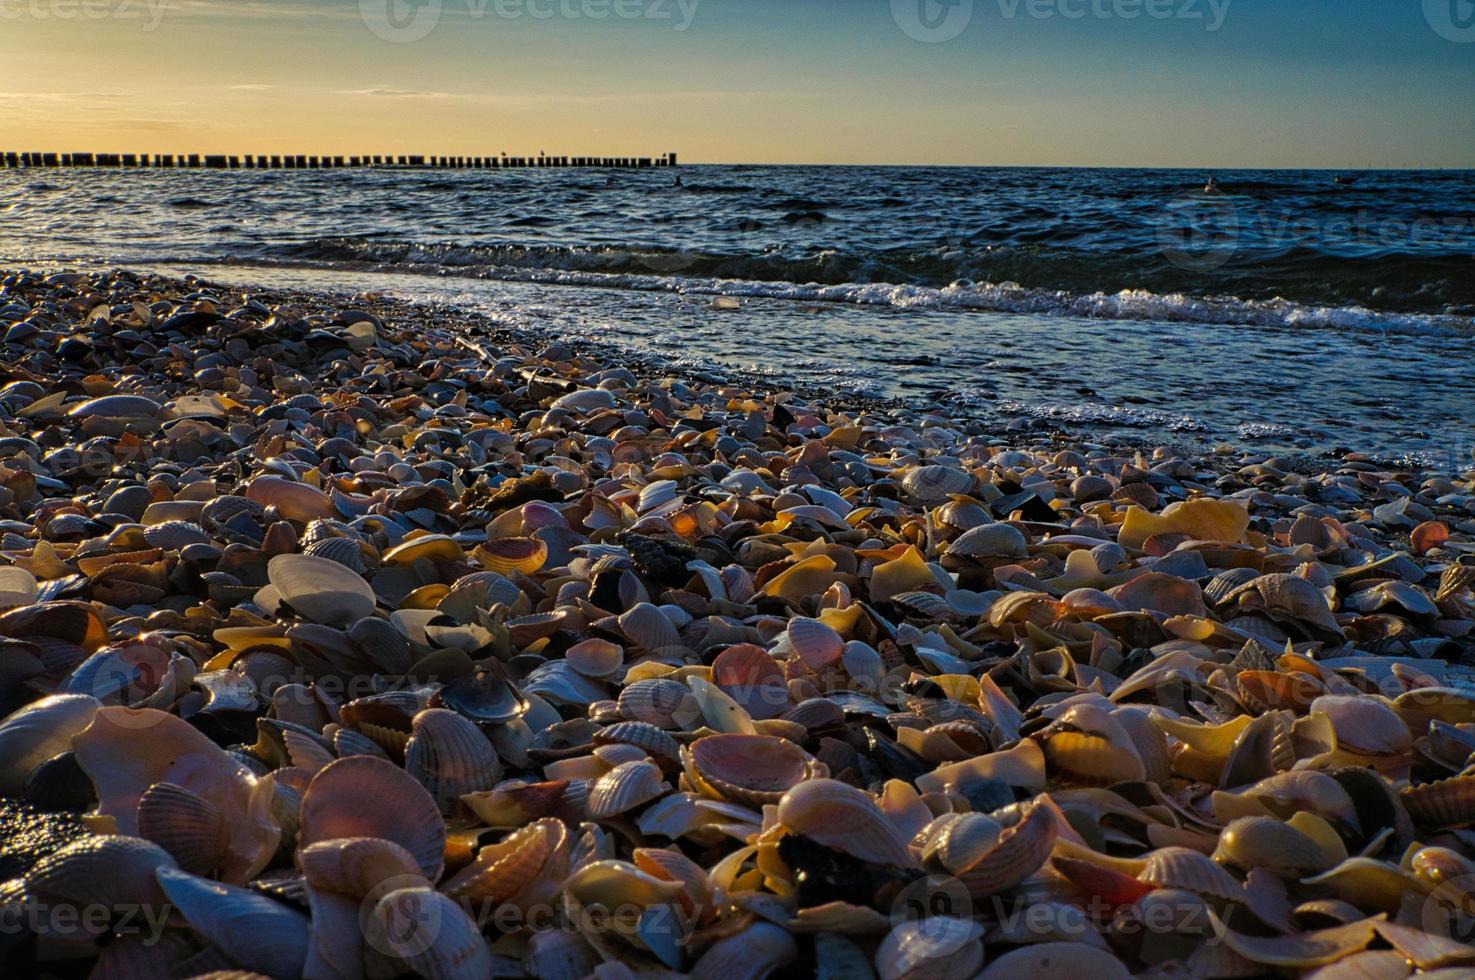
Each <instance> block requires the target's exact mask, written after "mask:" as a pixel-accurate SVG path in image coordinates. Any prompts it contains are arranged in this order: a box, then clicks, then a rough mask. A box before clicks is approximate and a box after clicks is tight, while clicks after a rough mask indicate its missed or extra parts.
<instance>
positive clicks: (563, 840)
mask: <svg viewBox="0 0 1475 980" xmlns="http://www.w3.org/2000/svg"><path fill="white" fill-rule="evenodd" d="M568 859H569V841H568V831H567V830H566V829H565V827H564V825H563V823H562V821H560V820H557V819H554V818H552V817H543V818H540V819H537V820H534V821H533V822H532V823H529V824H527V825H526V826H523V827H521V828H519V829H518V830H516V831H514V832H513V833H511V834H509V835H508V836H507V837H506V838H505V839H504V840H502V841H500V842H499V843H496V844H491V845H488V846H487V847H484V848H482V849H481V850H480V851H478V852H477V853H476V858H475V860H473V861H472V862H471V863H470V864H469V865H467V866H466V867H464V868H462V869H461V870H460V871H458V872H456V873H455V874H454V875H452V876H451V877H450V878H449V879H447V880H446V882H445V884H444V885H443V886H442V890H444V891H445V893H446V894H447V895H450V896H451V897H452V898H455V899H457V900H458V901H474V902H477V903H479V904H481V905H483V906H486V907H495V906H496V905H498V904H500V903H506V902H511V901H514V900H516V901H517V902H518V903H519V904H520V905H522V906H524V907H526V906H528V905H529V904H530V903H536V902H540V901H546V900H549V899H550V898H551V897H552V895H553V894H555V893H556V892H557V890H558V889H559V888H560V887H562V885H563V877H564V875H565V874H566V873H567V871H568Z"/></svg>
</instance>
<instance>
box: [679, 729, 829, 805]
mask: <svg viewBox="0 0 1475 980" xmlns="http://www.w3.org/2000/svg"><path fill="white" fill-rule="evenodd" d="M688 751H689V755H688V756H687V757H686V768H687V773H688V775H689V776H690V778H691V780H692V782H693V783H694V784H696V785H697V786H698V787H700V788H701V789H702V790H703V791H705V792H708V793H709V795H714V796H717V797H720V798H721V799H725V800H729V801H731V802H733V803H737V804H740V805H743V806H751V807H753V808H755V809H757V808H759V807H762V806H764V805H765V804H769V803H778V802H779V801H780V800H781V799H782V798H783V795H784V793H786V792H788V790H789V789H791V788H792V787H794V786H795V785H797V784H799V783H800V782H803V781H804V780H805V779H809V778H813V777H814V776H815V775H817V774H819V773H820V766H819V764H818V763H816V762H815V760H814V759H813V758H811V757H810V756H809V755H808V753H806V752H805V751H804V750H803V749H801V748H799V747H798V746H797V745H795V744H794V743H793V742H789V741H787V740H785V739H781V738H774V737H772V736H769V735H731V734H728V735H709V736H707V737H706V738H700V739H697V740H696V741H695V742H694V743H692V745H691V748H690V749H689V750H688Z"/></svg>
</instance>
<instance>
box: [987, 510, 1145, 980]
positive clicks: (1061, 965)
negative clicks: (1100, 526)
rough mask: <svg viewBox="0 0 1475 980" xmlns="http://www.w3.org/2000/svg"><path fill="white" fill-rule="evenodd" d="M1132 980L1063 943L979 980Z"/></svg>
mask: <svg viewBox="0 0 1475 980" xmlns="http://www.w3.org/2000/svg"><path fill="white" fill-rule="evenodd" d="M1132 485H1133V486H1135V485H1136V484H1132ZM1131 976H1132V974H1131V973H1130V972H1128V970H1127V968H1126V967H1125V966H1123V965H1122V962H1121V960H1119V959H1117V958H1116V957H1115V956H1112V955H1111V954H1110V953H1108V952H1106V951H1105V950H1102V949H1098V948H1097V947H1095V946H1091V945H1088V944H1086V943H1073V942H1063V943H1038V944H1036V945H1032V946H1024V947H1021V948H1019V949H1014V950H1010V951H1009V952H1007V953H1005V954H1004V955H1003V956H1000V957H999V958H998V959H996V960H994V961H993V962H992V963H990V964H989V965H988V966H987V967H985V968H984V970H983V972H982V973H979V974H978V975H977V980H1079V978H1080V977H1090V978H1091V980H1130V978H1131Z"/></svg>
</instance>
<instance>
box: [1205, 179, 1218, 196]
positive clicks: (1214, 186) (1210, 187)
mask: <svg viewBox="0 0 1475 980" xmlns="http://www.w3.org/2000/svg"><path fill="white" fill-rule="evenodd" d="M1204 193H1205V194H1217V193H1219V184H1218V182H1217V181H1215V180H1214V175H1213V174H1209V182H1208V183H1207V184H1205V185H1204Z"/></svg>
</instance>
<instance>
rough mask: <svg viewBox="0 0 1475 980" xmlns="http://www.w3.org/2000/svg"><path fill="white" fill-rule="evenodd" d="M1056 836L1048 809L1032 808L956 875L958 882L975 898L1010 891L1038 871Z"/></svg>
mask: <svg viewBox="0 0 1475 980" xmlns="http://www.w3.org/2000/svg"><path fill="white" fill-rule="evenodd" d="M1058 835H1059V828H1058V827H1057V826H1056V823H1055V816H1054V814H1053V813H1052V812H1051V811H1050V808H1049V807H1047V806H1045V805H1043V804H1034V805H1032V806H1031V807H1030V809H1029V812H1028V813H1026V814H1025V815H1024V816H1023V817H1022V818H1021V819H1020V821H1019V822H1018V823H1017V824H1015V825H1014V826H1012V827H1007V828H1005V830H1004V832H1003V833H1002V834H1000V835H999V842H998V843H997V844H996V845H994V847H993V849H992V850H990V851H988V852H986V853H985V854H984V855H983V856H982V857H981V858H979V859H978V860H977V861H975V862H974V863H973V864H971V865H970V866H968V867H967V868H965V869H964V870H962V871H960V872H957V878H958V881H959V882H961V883H962V884H963V887H965V888H967V889H968V893H969V894H970V895H972V896H974V897H975V898H978V897H982V896H986V895H993V894H996V893H998V892H1001V891H1004V890H1005V889H1008V888H1013V887H1014V886H1015V885H1017V884H1019V883H1020V882H1021V881H1023V880H1024V879H1025V878H1026V877H1028V876H1029V875H1032V874H1034V873H1035V872H1036V871H1038V870H1039V869H1040V867H1041V866H1042V865H1043V864H1044V863H1045V860H1046V859H1047V858H1048V857H1049V856H1050V849H1051V848H1052V847H1053V846H1054V845H1055V839H1056V837H1057V836H1058Z"/></svg>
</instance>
